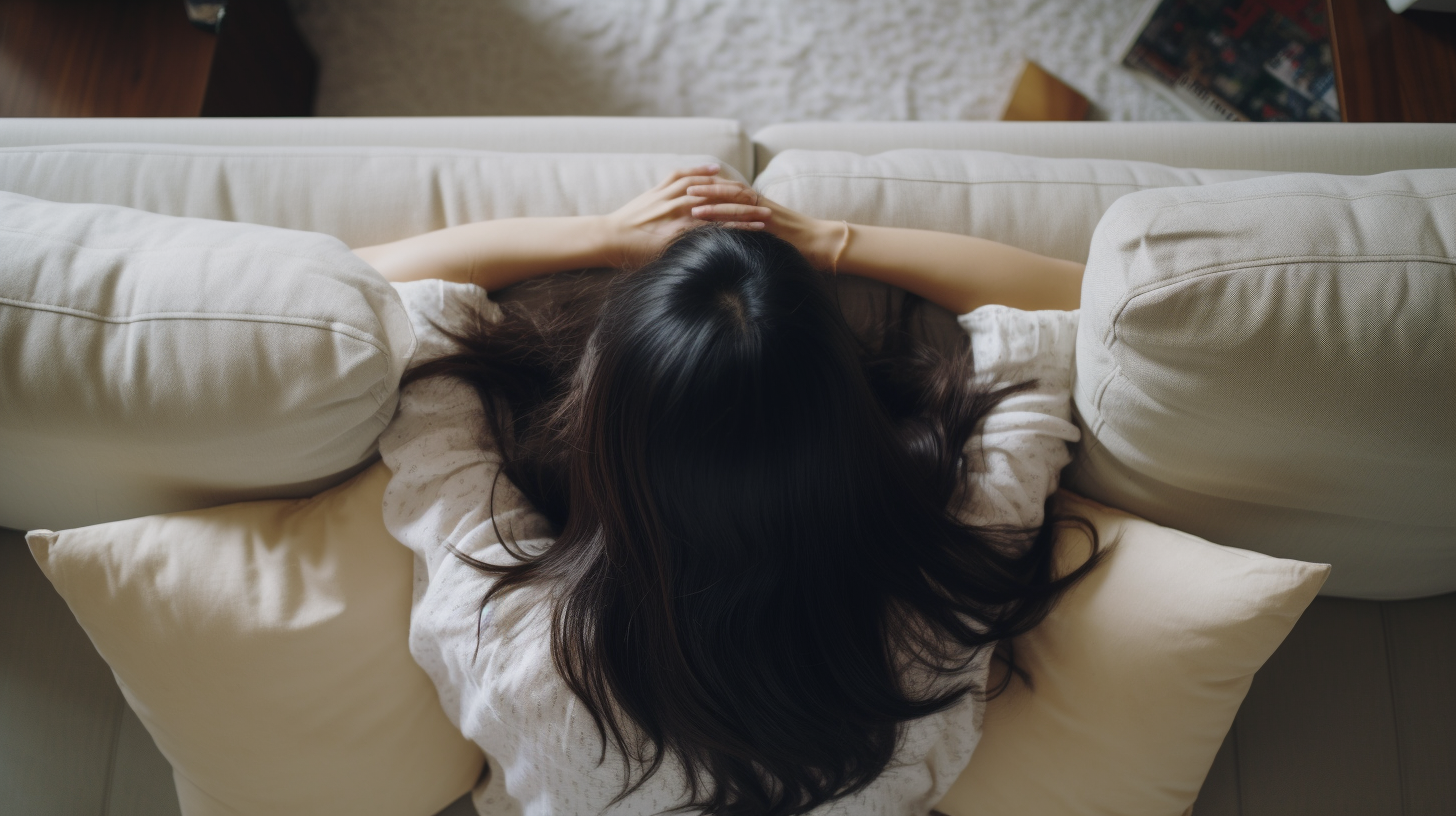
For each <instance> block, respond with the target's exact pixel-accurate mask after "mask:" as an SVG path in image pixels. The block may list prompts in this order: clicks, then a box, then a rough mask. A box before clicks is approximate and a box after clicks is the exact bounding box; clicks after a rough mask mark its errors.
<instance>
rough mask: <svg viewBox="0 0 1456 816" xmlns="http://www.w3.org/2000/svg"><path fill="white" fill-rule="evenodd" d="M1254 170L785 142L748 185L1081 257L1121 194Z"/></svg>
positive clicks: (838, 211)
mask: <svg viewBox="0 0 1456 816" xmlns="http://www.w3.org/2000/svg"><path fill="white" fill-rule="evenodd" d="M1259 175H1265V174H1264V173H1260V172H1257V171H1250V170H1188V169H1184V168H1180V167H1167V166H1164V165H1161V164H1151V163H1149V162H1140V161H1119V160H1112V159H1043V158H1036V157H1033V156H1017V155H1012V154H1010V153H992V152H989V151H984V150H892V151H890V152H888V153H880V154H877V155H873V156H859V155H856V154H854V153H842V152H836V151H821V150H785V151H783V152H782V153H780V154H778V156H777V157H775V158H774V160H773V161H772V162H770V163H769V165H768V167H767V168H766V169H765V170H764V171H763V173H761V174H760V175H759V176H758V177H757V178H756V179H755V180H754V187H755V188H757V189H758V190H759V191H760V192H762V193H763V194H764V195H765V196H768V197H769V198H771V199H773V200H775V201H777V202H779V203H780V204H783V205H785V206H787V207H790V208H792V209H796V210H800V211H802V212H804V213H807V214H809V215H812V216H815V217H817V218H829V219H832V220H835V221H841V220H842V221H848V222H850V223H852V224H870V225H876V226H886V227H914V228H916V229H928V230H939V231H941V232H956V233H960V234H962V235H974V236H977V237H980V238H989V239H991V240H993V241H1000V242H1002V243H1006V244H1011V245H1012V246H1018V247H1021V248H1023V249H1029V250H1032V251H1033V252H1040V253H1041V254H1043V255H1050V256H1052V257H1054V258H1066V259H1068V260H1073V261H1085V260H1086V259H1087V249H1088V246H1089V245H1090V243H1091V240H1092V231H1093V229H1095V228H1096V226H1097V220H1098V219H1099V218H1101V217H1102V213H1104V212H1105V211H1106V210H1107V208H1108V207H1110V206H1112V203H1113V202H1114V201H1116V200H1117V199H1118V198H1120V197H1122V196H1124V195H1127V194H1128V193H1132V192H1136V191H1138V190H1145V189H1148V188H1151V187H1174V186H1182V185H1189V184H1209V183H1212V182H1218V181H1229V180H1233V179H1244V178H1251V177H1254V176H1259Z"/></svg>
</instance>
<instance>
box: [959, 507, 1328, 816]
mask: <svg viewBox="0 0 1456 816" xmlns="http://www.w3.org/2000/svg"><path fill="white" fill-rule="evenodd" d="M1059 495H1060V498H1061V500H1062V502H1063V504H1062V507H1063V509H1064V510H1066V511H1069V512H1072V513H1075V514H1077V515H1080V516H1083V517H1084V518H1086V519H1088V520H1089V521H1091V522H1092V523H1093V525H1094V526H1095V527H1096V528H1097V532H1098V535H1099V537H1100V538H1101V541H1102V544H1103V546H1104V547H1107V555H1106V557H1105V560H1104V561H1103V562H1102V563H1101V564H1100V565H1098V566H1097V567H1096V568H1095V569H1094V570H1093V571H1092V572H1091V573H1089V574H1088V575H1087V577H1086V578H1085V579H1083V580H1082V581H1081V582H1080V583H1078V584H1077V585H1076V586H1074V587H1073V588H1072V589H1071V590H1070V591H1069V592H1068V593H1067V594H1066V595H1065V596H1064V597H1063V598H1062V600H1061V602H1060V603H1059V604H1058V605H1057V606H1056V608H1055V609H1054V610H1053V611H1052V613H1051V615H1050V616H1048V617H1047V619H1046V621H1044V622H1043V623H1042V624H1041V625H1040V626H1038V627H1037V628H1036V629H1034V630H1032V631H1031V632H1030V633H1028V634H1026V635H1025V636H1023V637H1021V638H1019V639H1018V640H1017V641H1016V644H1015V646H1016V658H1017V661H1018V663H1020V664H1021V665H1022V666H1024V667H1025V668H1026V670H1027V671H1028V672H1029V673H1030V676H1031V680H1032V684H1033V685H1032V686H1031V687H1028V686H1027V685H1025V684H1024V683H1022V682H1021V681H1020V680H1017V679H1015V678H1013V680H1012V683H1011V685H1010V686H1009V687H1008V689H1007V690H1006V692H1005V693H1004V694H1002V695H1001V696H999V697H997V698H995V699H994V700H992V701H991V702H990V703H989V704H988V705H987V707H986V722H985V733H984V735H983V736H982V738H981V744H980V745H978V746H977V747H976V752H975V754H973V755H972V756H971V762H970V765H969V766H967V768H966V770H965V771H964V772H963V773H962V774H961V775H960V777H959V778H958V779H957V780H956V782H955V784H954V785H952V786H951V789H950V791H949V792H948V793H947V794H946V797H945V798H944V799H943V800H942V801H941V803H940V805H939V806H938V809H939V810H940V811H942V812H943V813H945V814H947V816H999V815H1000V814H1006V815H1007V816H1013V815H1016V816H1019V815H1020V814H1029V813H1034V814H1037V815H1038V816H1084V814H1085V815H1086V816H1090V815H1091V814H1118V816H1177V814H1180V813H1183V812H1184V811H1185V810H1186V809H1187V808H1188V807H1189V806H1190V805H1192V804H1193V800H1194V798H1195V797H1197V795H1198V790H1199V788H1200V787H1201V786H1202V784H1203V779H1204V777H1205V776H1206V775H1207V774H1208V769H1209V767H1210V766H1211V765H1212V764H1213V757H1214V755H1215V754H1216V753H1217V752H1218V747H1219V745H1220V743H1222V742H1223V738H1224V735H1225V734H1226V733H1227V732H1228V729H1229V726H1231V725H1232V724H1233V721H1234V715H1235V714H1236V713H1238V709H1239V704H1240V703H1242V702H1243V699H1244V695H1245V694H1246V693H1247V692H1248V690H1249V684H1250V682H1252V680H1253V677H1254V672H1255V671H1257V670H1258V669H1259V667H1260V666H1262V665H1263V664H1264V661H1265V660H1267V659H1268V658H1269V656H1270V655H1271V654H1273V653H1274V649H1275V648H1276V647H1278V646H1279V644H1280V643H1281V642H1283V640H1284V637H1285V635H1287V634H1288V633H1289V630H1290V629H1292V628H1293V627H1294V624H1295V622H1296V621H1297V620H1298V619H1299V616H1300V615H1301V614H1302V613H1303V612H1304V609H1305V607H1306V606H1308V605H1309V603H1310V601H1312V600H1313V599H1314V597H1315V594H1316V593H1317V592H1318V591H1319V588H1320V585H1321V584H1323V583H1324V580H1325V577H1326V576H1327V575H1328V574H1329V571H1330V568H1329V567H1328V566H1327V565H1324V564H1306V563H1303V562H1300V561H1287V560H1283V559H1278V558H1270V557H1268V556H1264V555H1258V554H1256V553H1251V552H1247V551H1244V550H1236V549H1232V548H1229V547H1220V546H1218V545H1216V544H1211V543H1209V542H1207V541H1204V540H1202V539H1199V538H1195V537H1193V536H1191V535H1188V534H1186V533H1180V532H1178V531H1176V530H1171V529H1168V528H1166V527H1159V526H1158V525H1156V524H1153V523H1151V522H1148V521H1144V520H1143V519H1140V518H1137V517H1136V516H1132V515H1129V514H1127V513H1123V512H1121V511H1118V510H1114V509H1112V508H1109V507H1104V506H1102V505H1099V504H1097V503H1095V502H1092V501H1089V500H1087V499H1083V498H1080V497H1078V496H1075V495H1073V494H1070V493H1067V492H1065V491H1063V492H1062V493H1061V494H1059ZM1088 543H1089V542H1088V541H1087V538H1086V536H1085V535H1083V534H1081V533H1080V532H1077V531H1075V530H1069V531H1068V532H1065V533H1063V534H1062V536H1061V537H1060V538H1059V539H1058V542H1057V547H1058V553H1057V560H1058V565H1059V569H1060V570H1061V571H1063V572H1066V571H1068V570H1070V569H1072V568H1074V567H1075V566H1076V565H1077V564H1080V563H1082V562H1083V561H1085V560H1086V558H1087V553H1088V549H1089V548H1088Z"/></svg>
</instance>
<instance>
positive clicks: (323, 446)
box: [0, 193, 414, 529]
mask: <svg viewBox="0 0 1456 816" xmlns="http://www.w3.org/2000/svg"><path fill="white" fill-rule="evenodd" d="M0 349H4V354H3V355H0V526H6V527H17V528H22V529H29V528H36V527H51V528H59V527H70V526H79V525H85V524H91V523H95V522H100V521H107V520H113V519H118V518H127V517H132V516H139V515H146V514H149V513H157V512H166V511H171V510H179V509H185V508H191V507H201V506H206V505H209V504H217V503H220V502H226V501H237V500H241V499H247V498H254V497H257V496H260V495H294V496H300V495H311V494H312V493H315V492H317V491H318V490H320V489H322V488H323V487H326V486H327V485H329V484H333V483H337V482H338V481H339V480H341V479H343V478H345V477H346V476H347V475H348V474H349V473H350V472H352V470H354V469H356V467H357V466H360V465H361V464H362V463H363V462H365V461H366V460H367V459H368V458H369V457H371V456H372V455H373V454H374V450H375V440H376V438H377V437H378V435H379V433H380V431H381V430H383V428H384V426H385V424H386V423H388V421H389V418H390V417H391V416H392V414H393V411H394V407H395V404H396V402H397V400H398V394H397V389H398V383H399V378H400V375H401V373H402V372H403V371H404V368H405V365H406V364H407V363H408V361H409V359H410V355H411V353H412V352H413V349H414V332H413V330H412V329H411V328H410V325H409V319H408V317H406V315H405V313H404V307H403V305H402V304H401V303H400V300H399V296H398V295H397V294H396V293H395V291H394V289H393V288H392V287H390V285H389V284H388V283H387V282H386V281H385V280H384V279H383V278H382V277H381V276H380V275H379V273H377V272H375V271H374V270H373V269H372V268H370V267H369V266H368V265H367V264H365V263H364V262H363V261H361V260H359V258H358V257H357V256H355V255H354V254H353V253H352V252H350V251H349V250H348V248H347V247H345V246H344V245H343V243H341V242H340V241H339V240H338V239H336V238H331V237H329V236H326V235H319V234H317V233H308V232H298V231H293V230H282V229H275V228H272V227H261V226H256V225H251V224H235V223H226V222H221V221H207V220H201V219H195V218H176V217H171V216H164V215H156V214H153V213H148V212H142V211H140V210H133V209H127V208H124V207H114V206H106V205H98V204H57V203H53V202H48V201H40V200H37V199H33V198H28V197H26V196H22V195H16V194H13V193H0Z"/></svg>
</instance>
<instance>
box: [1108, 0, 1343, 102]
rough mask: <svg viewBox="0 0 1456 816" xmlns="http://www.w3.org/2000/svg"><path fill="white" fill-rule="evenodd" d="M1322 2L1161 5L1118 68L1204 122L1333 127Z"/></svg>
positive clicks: (1204, 0) (1188, 0) (1182, 1)
mask: <svg viewBox="0 0 1456 816" xmlns="http://www.w3.org/2000/svg"><path fill="white" fill-rule="evenodd" d="M1325 8H1326V7H1325V3H1324V0H1162V2H1160V3H1158V4H1157V6H1156V7H1155V8H1154V9H1153V11H1152V14H1151V16H1150V17H1149V18H1148V22H1147V25H1146V26H1144V27H1143V29H1142V32H1141V33H1140V34H1138V36H1137V38H1136V39H1135V40H1133V43H1132V46H1131V48H1129V49H1128V52H1127V55H1126V56H1125V57H1124V58H1123V64H1124V65H1126V66H1127V67H1129V68H1132V69H1134V70H1136V71H1139V72H1142V73H1145V74H1147V75H1150V76H1151V77H1153V78H1154V79H1156V80H1157V81H1158V82H1159V83H1160V84H1162V85H1164V86H1166V87H1167V88H1168V89H1170V90H1171V91H1172V93H1173V94H1174V96H1175V97H1177V98H1178V99H1179V100H1181V101H1183V102H1185V103H1187V106H1188V107H1190V108H1191V109H1193V110H1194V111H1195V112H1198V113H1201V114H1202V115H1204V116H1206V117H1209V118H1222V119H1231V120H1235V121H1250V120H1252V121H1256V122H1279V121H1294V122H1338V121H1340V103H1339V96H1338V92H1337V91H1336V89H1335V61H1334V54H1333V52H1332V50H1331V48H1330V28H1329V19H1328V16H1327V14H1326V10H1325Z"/></svg>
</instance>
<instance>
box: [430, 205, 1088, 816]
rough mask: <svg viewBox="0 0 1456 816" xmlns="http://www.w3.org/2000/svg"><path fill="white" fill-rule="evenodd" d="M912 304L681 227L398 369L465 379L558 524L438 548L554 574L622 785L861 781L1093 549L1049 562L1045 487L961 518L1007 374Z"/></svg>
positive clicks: (772, 790) (961, 686)
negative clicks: (1019, 502) (486, 551)
mask: <svg viewBox="0 0 1456 816" xmlns="http://www.w3.org/2000/svg"><path fill="white" fill-rule="evenodd" d="M916 308H917V305H916V300H915V299H914V298H909V299H907V300H906V301H904V302H903V303H902V304H901V305H900V307H899V308H898V309H895V310H894V311H895V314H894V315H893V316H892V319H888V320H886V321H882V325H881V326H880V328H879V330H878V331H874V332H870V333H869V334H870V336H869V337H861V336H857V335H856V334H855V333H854V332H853V331H852V330H851V328H850V326H849V325H848V324H847V323H846V320H845V318H844V316H843V314H842V313H841V310H840V307H839V305H838V304H837V302H836V298H835V297H834V294H833V290H832V288H831V287H830V285H829V284H828V283H827V281H826V278H825V276H824V275H823V274H821V273H819V272H817V271H815V270H814V269H812V268H811V267H810V266H809V264H808V263H807V262H806V261H805V260H804V258H803V256H801V255H800V254H799V253H798V252H797V251H796V250H795V249H794V247H793V246H792V245H790V244H788V243H787V242H785V241H782V240H780V239H778V238H776V237H774V236H772V235H769V234H767V233H763V232H749V231H741V230H732V229H725V228H720V227H701V228H698V229H695V230H691V231H689V232H687V233H684V234H683V235H682V236H681V237H679V238H678V239H677V240H676V241H674V242H673V243H672V244H671V245H669V246H668V247H667V249H666V250H665V251H664V252H663V254H662V255H661V256H660V257H659V258H657V259H656V260H654V261H652V262H651V263H649V264H648V265H647V266H646V267H644V268H642V269H640V270H637V271H635V272H632V273H630V274H624V275H621V276H619V277H618V278H617V279H616V280H614V281H612V282H611V283H610V285H609V286H608V287H607V291H606V294H605V297H603V298H600V299H597V300H595V301H590V300H589V301H588V302H586V303H576V304H567V305H564V306H561V307H559V308H556V309H544V310H543V309H534V310H528V309H524V308H517V307H513V306H512V305H510V304H508V305H507V308H506V309H505V314H504V317H503V318H502V319H500V320H499V321H494V322H491V321H484V320H482V321H481V322H480V324H479V325H478V326H477V327H475V328H474V329H473V330H471V331H469V332H467V333H465V334H463V335H460V336H458V337H457V338H456V339H457V340H458V341H459V342H460V343H461V344H462V346H463V349H462V350H461V351H460V352H459V353H457V354H454V355H452V356H449V357H445V358H443V359H439V360H435V361H431V362H427V363H425V364H423V365H420V366H418V367H417V368H415V369H413V370H412V371H411V372H410V374H409V376H408V379H409V380H417V379H420V378H425V377H435V376H450V377H455V378H458V379H460V380H463V381H465V382H467V383H469V384H470V385H472V386H473V387H474V388H475V389H476V391H477V393H478V394H479V395H480V399H481V403H482V405H483V406H484V410H485V414H486V418H487V423H486V425H487V428H488V431H489V433H490V435H491V437H492V439H490V440H484V442H486V443H491V444H494V445H496V446H498V447H499V449H500V450H501V453H502V456H503V459H504V464H503V466H502V469H501V474H502V476H503V477H504V478H507V479H509V480H510V481H511V482H512V483H514V484H515V485H516V486H517V487H518V488H519V489H520V490H521V491H522V492H523V493H524V495H525V496H526V497H527V498H528V499H529V500H530V501H531V502H532V503H533V504H534V505H535V507H536V509H537V510H539V511H540V512H541V513H542V514H543V515H545V516H546V517H547V519H549V521H550V522H551V523H552V524H553V525H554V526H555V531H556V533H557V535H556V540H555V542H554V544H552V545H551V546H549V547H547V548H546V549H545V550H544V551H541V552H539V553H536V554H532V553H526V552H523V551H521V550H520V548H519V547H516V545H515V544H514V542H510V541H503V542H502V543H503V544H504V545H505V546H506V547H507V549H508V551H509V552H511V554H512V555H513V556H514V557H515V558H516V559H517V561H516V563H512V564H508V565H496V564H489V563H484V562H481V561H478V560H475V559H471V558H468V557H466V556H464V555H460V554H459V553H457V555H460V557H461V558H463V559H464V560H465V561H467V562H468V563H470V564H472V565H473V566H475V567H476V568H477V569H479V570H480V571H482V572H484V573H486V574H488V575H491V576H494V577H496V579H497V580H496V581H495V583H494V584H493V585H492V586H491V588H490V590H489V591H488V592H487V593H486V595H485V598H484V600H483V603H488V602H489V601H490V599H491V598H493V597H494V596H496V595H498V594H500V593H504V592H508V591H510V590H511V589H514V588H517V587H520V586H523V585H525V584H528V583H538V582H540V583H544V584H547V585H549V586H550V587H551V588H552V597H553V598H555V603H554V607H553V609H552V613H551V614H552V632H551V636H552V641H551V648H552V654H553V656H554V659H555V663H556V667H557V670H558V671H559V672H560V674H561V676H562V677H563V678H565V680H566V683H567V684H568V685H569V686H570V688H571V690H572V691H573V692H574V693H575V694H576V695H577V697H579V698H580V699H581V701H582V703H583V704H584V705H585V707H586V709H587V710H588V711H589V712H590V713H591V715H592V717H593V719H594V721H595V723H596V726H597V729H598V731H599V733H600V735H601V737H602V759H603V760H605V758H606V749H607V746H608V744H609V743H610V744H611V745H614V746H615V747H616V748H617V749H618V750H619V751H620V752H621V754H622V757H623V762H624V780H625V783H624V788H623V792H622V794H621V796H626V795H628V794H630V793H631V792H632V791H633V790H636V789H637V788H638V787H640V786H641V785H642V784H643V783H644V782H645V781H646V780H647V779H648V778H649V777H651V776H652V775H653V774H654V773H656V772H657V770H658V769H659V768H660V767H661V765H662V763H663V761H664V759H665V758H667V757H672V758H674V759H676V760H677V761H678V762H679V763H680V764H681V766H682V769H683V771H684V773H685V775H686V780H687V784H688V791H687V800H686V801H685V803H684V805H683V807H684V808H685V809H689V808H692V809H700V810H701V811H703V812H705V813H709V814H748V813H752V814H797V813H804V812H806V811H808V810H811V809H813V808H814V807H816V806H818V805H820V804H823V803H824V802H827V801H829V800H831V799H835V798H838V797H842V796H846V795H849V794H852V793H854V792H856V791H859V790H861V789H863V788H864V787H866V786H867V785H869V784H870V783H871V782H872V781H873V780H874V779H875V778H876V777H877V776H878V775H879V774H880V773H881V772H882V771H883V770H884V769H885V767H886V765H887V764H888V763H889V762H890V760H891V758H892V756H893V755H894V753H895V750H896V747H897V743H898V739H899V735H900V732H901V725H902V724H903V723H905V722H907V721H910V720H913V719H916V718H919V717H923V716H925V715H928V714H931V713H933V712H936V711H940V710H942V709H945V708H947V707H948V706H951V705H953V704H955V703H956V702H957V701H958V700H960V699H961V698H962V697H963V696H964V695H966V694H986V693H988V691H991V690H987V689H982V688H973V687H972V686H971V685H970V684H969V683H968V682H959V683H957V682H954V681H955V677H954V675H955V673H956V672H958V671H961V670H964V669H965V668H966V667H968V666H969V665H970V663H971V661H972V660H973V659H974V658H975V657H976V656H977V655H978V653H980V652H981V651H982V650H984V649H988V648H991V647H992V646H993V645H994V644H996V643H997V642H998V641H1006V640H1008V639H1009V638H1013V637H1015V636H1017V635H1019V634H1021V633H1023V632H1026V631H1027V630H1029V629H1030V628H1031V627H1033V626H1035V625H1036V623H1037V622H1039V621H1040V620H1041V619H1042V618H1044V617H1045V616H1046V614H1047V612H1048V611H1049V610H1050V609H1051V606H1052V604H1053V603H1054V601H1055V600H1056V598H1057V597H1058V595H1059V594H1060V593H1061V591H1062V590H1063V589H1065V588H1066V587H1067V586H1068V585H1069V584H1070V583H1072V582H1073V581H1075V580H1076V579H1077V578H1079V577H1081V575H1082V574H1083V573H1084V572H1085V571H1086V570H1087V569H1089V568H1090V563H1089V564H1088V565H1086V566H1084V567H1083V568H1082V569H1080V570H1077V571H1075V572H1073V573H1071V574H1069V575H1067V576H1064V577H1061V578H1056V577H1055V576H1054V574H1053V568H1052V541H1053V536H1054V527H1055V521H1056V519H1055V518H1054V517H1053V515H1052V514H1051V513H1050V511H1051V508H1050V507H1048V510H1049V515H1048V521H1047V523H1046V524H1044V525H1043V526H1042V527H1041V528H1040V529H1034V530H1025V529H1018V528H1008V527H989V528H988V527H980V528H977V527H972V526H968V525H967V524H965V523H962V522H961V521H960V520H958V518H957V515H956V509H957V508H958V507H960V506H961V505H962V504H963V503H964V502H966V501H967V500H968V498H969V497H967V496H965V495H963V494H964V492H965V491H966V489H967V488H966V484H967V480H966V478H965V473H966V470H967V468H968V467H971V466H973V465H974V463H970V464H968V463H967V462H966V461H965V460H964V458H963V456H962V452H963V450H965V449H966V443H967V441H968V440H969V439H970V438H971V436H972V435H973V433H974V432H975V430H976V428H977V426H978V424H979V423H980V421H981V420H982V418H984V417H985V415H986V413H987V412H988V411H990V410H991V408H992V407H994V406H995V404H996V403H997V402H998V401H999V400H1001V399H1002V398H1004V397H1005V396H1007V395H1008V394H1010V393H1012V392H1015V391H1016V390H1018V388H1020V387H1024V386H1013V387H1010V388H1001V389H999V390H988V389H984V388H978V387H976V386H974V385H973V384H972V373H973V366H972V360H971V358H970V350H969V345H968V344H967V343H965V342H964V337H963V336H962V341H963V342H962V343H961V344H960V346H959V347H958V348H955V349H951V350H946V349H942V348H938V347H937V346H936V345H935V344H933V343H929V342H925V341H923V340H920V339H917V337H916V333H915V332H914V331H913V330H912V329H913V326H912V324H913V322H914V321H913V315H914V313H915V311H916ZM1089 532H1090V531H1089ZM1013 666H1014V664H1013ZM912 677H919V678H922V679H924V678H926V677H930V678H935V679H937V680H939V681H942V682H939V683H938V684H937V685H936V686H935V688H936V690H934V691H931V690H929V689H930V688H931V686H929V685H927V684H925V683H922V682H912V681H911V680H910V678H912ZM944 681H950V682H944ZM619 798H620V797H619Z"/></svg>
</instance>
